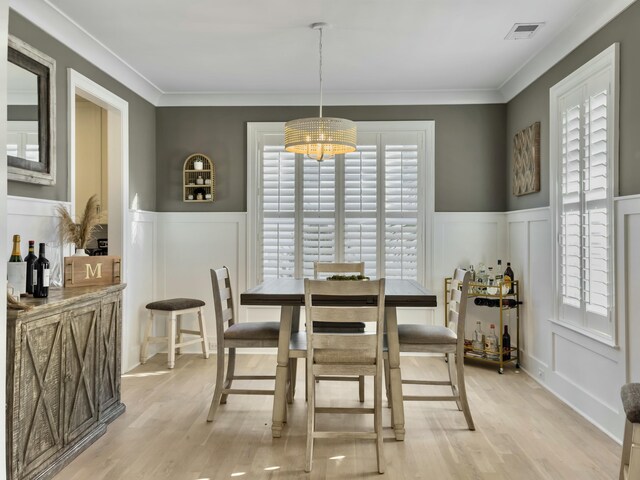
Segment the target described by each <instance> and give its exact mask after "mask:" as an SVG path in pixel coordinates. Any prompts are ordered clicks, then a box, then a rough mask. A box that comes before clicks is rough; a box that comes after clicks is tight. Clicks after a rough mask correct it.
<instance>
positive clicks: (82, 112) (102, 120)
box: [74, 94, 109, 255]
mask: <svg viewBox="0 0 640 480" xmlns="http://www.w3.org/2000/svg"><path fill="white" fill-rule="evenodd" d="M75 113H76V122H75V123H76V130H75V136H76V144H75V148H76V168H75V171H76V172H75V186H76V188H75V191H76V196H75V199H74V200H75V205H76V210H80V211H83V210H84V208H85V205H87V202H88V201H89V199H90V198H91V197H92V196H94V195H95V197H96V200H97V203H98V205H97V213H98V214H99V215H100V228H99V229H98V231H97V232H96V234H95V237H96V238H93V239H91V241H90V242H89V244H88V245H87V253H88V254H89V255H108V254H109V251H108V238H109V224H108V221H109V218H108V208H107V206H108V205H109V162H108V160H109V156H108V146H109V142H108V112H107V110H106V109H104V108H102V107H101V106H100V105H97V104H95V103H93V102H92V101H90V100H88V99H86V98H84V97H82V96H80V95H77V94H76V112H75ZM76 213H77V212H76Z"/></svg>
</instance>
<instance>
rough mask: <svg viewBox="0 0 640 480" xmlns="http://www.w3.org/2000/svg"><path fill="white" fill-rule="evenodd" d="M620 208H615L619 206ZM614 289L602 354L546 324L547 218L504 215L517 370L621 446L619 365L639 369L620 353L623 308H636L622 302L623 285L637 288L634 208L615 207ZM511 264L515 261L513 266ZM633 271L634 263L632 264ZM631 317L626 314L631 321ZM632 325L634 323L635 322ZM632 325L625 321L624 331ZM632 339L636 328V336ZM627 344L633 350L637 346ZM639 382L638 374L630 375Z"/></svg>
mask: <svg viewBox="0 0 640 480" xmlns="http://www.w3.org/2000/svg"><path fill="white" fill-rule="evenodd" d="M622 205H624V207H623V208H621V206H622ZM616 211H617V219H616V242H617V243H616V284H617V285H616V288H617V292H618V295H617V303H618V306H617V313H618V315H617V322H618V339H619V344H620V345H619V348H618V347H610V346H608V345H605V344H603V343H601V342H598V341H596V340H593V339H592V338H589V337H587V336H585V335H583V334H581V333H579V332H576V331H573V330H571V329H568V328H566V327H564V326H562V325H560V324H558V323H554V322H552V318H553V304H554V301H555V297H554V295H555V294H554V292H553V291H552V279H553V259H552V258H551V256H552V246H553V243H552V242H553V239H552V238H551V223H550V222H551V212H550V209H549V208H539V209H533V210H525V211H517V212H510V213H507V214H506V222H507V225H508V226H507V235H508V239H507V243H508V245H509V252H510V253H509V258H511V259H512V260H513V261H514V263H515V264H514V271H515V276H516V278H517V279H518V280H521V282H522V292H523V300H524V305H523V308H522V323H521V324H522V326H523V329H522V331H523V332H524V341H523V343H522V345H523V361H522V366H523V368H524V369H525V370H526V371H527V372H528V373H529V374H530V375H531V376H532V377H533V378H535V379H536V380H537V381H538V382H540V383H541V384H542V385H544V386H545V387H546V388H548V389H549V390H551V391H552V392H553V393H555V394H556V395H557V396H558V397H560V398H561V399H563V400H564V401H565V402H566V403H568V404H569V405H571V406H572V407H573V408H574V409H576V410H577V411H578V412H579V413H581V414H582V415H583V416H585V417H586V418H587V419H589V420H590V421H591V422H592V423H594V424H595V425H597V426H598V427H600V428H601V429H602V430H603V431H605V432H606V433H608V434H609V435H610V436H612V437H613V438H615V439H617V440H620V439H621V438H622V427H623V425H624V417H623V414H622V409H621V405H620V397H619V392H620V386H621V385H622V384H623V383H624V381H625V378H626V375H627V374H626V370H627V364H631V363H632V362H634V361H635V362H636V364H638V362H640V356H638V355H637V354H635V353H633V354H631V355H634V358H633V360H632V359H631V355H630V356H629V358H627V352H633V348H634V347H632V346H631V345H629V346H626V345H625V339H626V338H627V337H626V330H627V329H626V328H625V317H624V314H625V313H626V314H627V315H628V314H629V312H630V311H633V310H631V309H630V308H629V307H630V303H631V302H633V301H636V302H638V303H637V305H634V307H635V310H637V308H640V301H638V300H634V299H629V300H627V299H626V298H625V296H624V293H625V292H629V283H630V282H631V281H635V282H636V289H637V288H640V275H638V273H637V272H636V270H637V269H634V268H630V267H629V266H630V265H633V262H630V260H631V259H630V258H626V259H625V255H624V253H625V252H626V255H627V257H629V256H630V257H632V258H633V260H634V261H635V262H640V256H639V255H637V254H636V253H635V251H636V250H637V249H636V248H628V247H627V245H629V246H631V245H637V244H638V242H639V241H640V201H638V200H637V199H636V201H635V203H633V204H632V203H630V201H629V200H625V199H618V200H617V201H616ZM516 259H517V260H516ZM636 265H637V263H636ZM632 315H633V314H632ZM636 319H637V315H636ZM634 323H635V324H637V323H638V322H637V321H636V322H633V321H631V322H630V321H629V319H627V320H626V324H629V325H630V326H629V329H630V330H631V329H633V327H632V326H631V324H634ZM635 335H636V337H637V336H639V335H640V328H637V329H636V332H635ZM632 342H635V343H636V345H635V349H638V348H639V347H640V345H638V343H640V342H639V341H638V340H633V341H632ZM636 373H637V374H640V372H636Z"/></svg>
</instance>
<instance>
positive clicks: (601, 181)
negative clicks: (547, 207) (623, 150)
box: [550, 44, 617, 343]
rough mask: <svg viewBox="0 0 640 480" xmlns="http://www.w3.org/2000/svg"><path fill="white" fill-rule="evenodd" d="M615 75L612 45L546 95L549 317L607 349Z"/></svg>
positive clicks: (610, 313)
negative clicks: (551, 249) (552, 240)
mask: <svg viewBox="0 0 640 480" xmlns="http://www.w3.org/2000/svg"><path fill="white" fill-rule="evenodd" d="M616 72H617V44H616V45H613V46H612V47H610V48H609V49H607V50H605V51H604V52H603V53H602V54H600V55H598V56H597V57H596V58H594V59H593V60H591V61H590V62H589V63H587V64H586V65H584V66H583V67H581V68H580V69H578V70H577V71H576V72H574V73H573V74H571V75H570V76H568V77H567V78H565V79H564V80H562V81H561V82H560V83H558V84H557V85H555V86H554V87H552V88H551V92H550V98H551V110H550V112H551V164H552V173H551V175H552V178H551V185H556V187H555V191H554V192H553V204H554V212H555V233H556V238H557V239H558V242H557V246H556V255H555V263H556V269H555V270H556V287H557V288H556V289H555V291H556V292H557V301H556V317H555V318H556V319H557V320H558V321H559V322H561V323H563V324H565V325H568V326H570V327H573V328H575V329H577V330H579V331H582V332H583V333H586V334H588V335H590V336H592V337H595V338H598V339H601V340H604V341H605V342H608V343H614V341H615V327H614V317H613V298H614V296H613V294H614V290H613V284H614V277H613V197H614V194H615V187H616V185H615V184H616V182H615V166H616V159H617V144H616V126H617V124H616V116H617V113H616V112H617V97H616V90H617V89H616V82H617V76H616ZM552 190H554V189H552Z"/></svg>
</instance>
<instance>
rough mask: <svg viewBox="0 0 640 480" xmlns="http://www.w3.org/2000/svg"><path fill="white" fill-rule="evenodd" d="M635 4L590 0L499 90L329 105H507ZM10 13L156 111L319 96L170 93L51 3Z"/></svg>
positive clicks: (23, 0) (29, 2) (332, 95)
mask: <svg viewBox="0 0 640 480" xmlns="http://www.w3.org/2000/svg"><path fill="white" fill-rule="evenodd" d="M634 1H635V0H608V1H607V2H602V1H601V0H591V2H590V3H589V5H588V6H587V7H585V8H583V10H582V11H581V12H579V13H578V14H577V15H576V17H575V18H574V19H573V21H572V22H571V24H569V25H568V26H567V27H566V28H565V29H564V30H563V31H562V32H561V33H560V34H559V35H557V36H556V37H555V38H553V39H552V40H551V41H550V42H549V43H547V44H546V45H544V46H543V47H542V48H541V49H540V50H539V51H538V52H537V53H536V54H534V55H533V56H532V57H531V58H530V59H528V60H527V61H526V62H524V63H523V65H522V66H521V67H520V69H519V70H518V71H516V72H515V73H514V74H513V75H511V77H509V78H508V79H507V80H505V82H504V83H503V84H502V85H501V86H500V87H499V88H498V89H495V90H429V91H398V92H388V91H378V92H376V91H371V92H326V93H325V97H326V98H325V100H324V102H323V103H324V104H325V105H449V104H452V105H455V104H487V103H505V102H508V101H510V100H511V99H513V97H515V96H516V95H517V94H518V93H520V92H521V91H522V90H524V89H525V88H527V87H528V86H529V85H530V84H531V83H533V82H534V81H535V80H536V79H538V78H539V77H540V76H541V75H542V74H544V73H545V72H546V71H547V70H549V69H550V68H551V67H553V65H555V64H556V63H557V62H558V61H560V60H561V59H562V58H564V57H565V56H566V55H567V54H569V53H570V52H571V51H572V50H573V49H575V48H576V47H577V46H579V45H580V44H581V43H582V42H584V41H585V40H586V39H588V38H589V37H590V36H591V35H593V34H594V33H595V32H596V31H597V30H598V29H600V28H602V27H603V26H604V25H606V24H607V23H608V22H609V21H611V20H612V19H613V18H614V17H615V16H617V15H618V14H619V13H620V12H622V11H623V10H624V9H625V8H627V7H628V6H629V5H631V4H632V3H633V2H634ZM9 7H10V8H11V9H12V10H14V11H15V12H17V13H19V14H20V15H22V16H23V17H25V18H26V19H27V20H29V21H30V22H32V23H34V24H35V25H37V26H38V27H40V28H41V29H43V30H44V31H45V32H47V33H48V34H50V35H51V36H52V37H54V38H56V39H57V40H59V41H60V42H62V43H63V44H64V45H66V46H67V47H69V48H70V49H72V50H74V51H75V52H76V53H77V54H78V55H80V56H82V57H83V58H85V59H86V60H88V61H89V62H91V63H92V64H94V65H95V66H96V67H98V68H100V69H101V70H102V71H104V72H105V73H106V74H108V75H110V76H112V77H113V78H115V79H116V80H117V81H118V82H120V83H122V84H123V85H124V86H126V87H127V88H129V89H130V90H132V91H133V92H134V93H136V94H138V95H140V96H141V97H142V98H144V99H145V100H147V101H148V102H150V103H151V104H153V105H154V106H158V107H160V106H294V105H315V104H317V103H318V97H317V94H316V93H293V94H288V93H272V92H245V93H238V92H202V93H199V92H184V93H166V92H163V91H162V90H161V89H160V88H158V87H157V86H156V85H155V84H153V83H152V82H151V81H150V80H148V79H147V78H146V77H144V76H143V75H142V74H141V73H139V72H138V71H136V70H135V68H133V67H132V66H131V65H129V64H128V63H127V62H125V61H124V60H123V59H121V58H120V57H118V55H116V54H115V53H114V52H113V51H111V50H110V49H109V48H108V47H106V46H105V45H104V44H103V43H101V42H100V41H99V40H98V39H96V38H95V37H94V36H92V35H91V34H90V33H89V32H87V31H86V30H84V29H83V28H82V27H81V26H80V25H78V24H77V23H75V22H74V21H73V20H72V19H71V18H69V17H68V16H67V15H66V14H65V13H63V12H62V11H60V10H59V9H58V8H57V7H55V6H54V5H52V4H51V3H50V2H49V1H48V0H9Z"/></svg>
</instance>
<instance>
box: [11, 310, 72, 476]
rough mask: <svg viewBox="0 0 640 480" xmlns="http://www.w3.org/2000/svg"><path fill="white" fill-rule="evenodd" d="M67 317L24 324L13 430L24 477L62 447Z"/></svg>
mask: <svg viewBox="0 0 640 480" xmlns="http://www.w3.org/2000/svg"><path fill="white" fill-rule="evenodd" d="M63 327H64V322H63V314H57V315H51V316H49V317H46V318H43V319H42V320H40V321H38V322H34V323H28V324H23V325H22V329H21V330H22V331H21V338H20V344H21V348H20V350H19V352H20V357H19V358H16V360H17V362H18V365H19V371H20V373H19V375H18V382H19V386H18V388H17V390H18V392H19V399H18V401H17V402H14V404H13V407H14V416H15V415H16V414H17V418H18V421H17V423H16V424H15V427H16V428H14V429H13V438H14V442H16V443H17V445H16V446H17V448H15V449H14V451H13V456H12V464H13V465H14V469H15V470H14V472H17V475H19V476H20V477H23V476H26V475H28V474H29V472H31V471H33V470H34V469H36V468H37V467H38V466H40V465H41V464H43V463H44V462H45V461H46V460H47V459H48V458H49V457H50V456H51V455H52V454H53V453H55V452H56V451H57V450H59V449H60V448H61V447H62V404H63V401H62V396H63V388H62V381H61V380H62V375H64V371H63V364H64V362H63V358H64V343H63Z"/></svg>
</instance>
